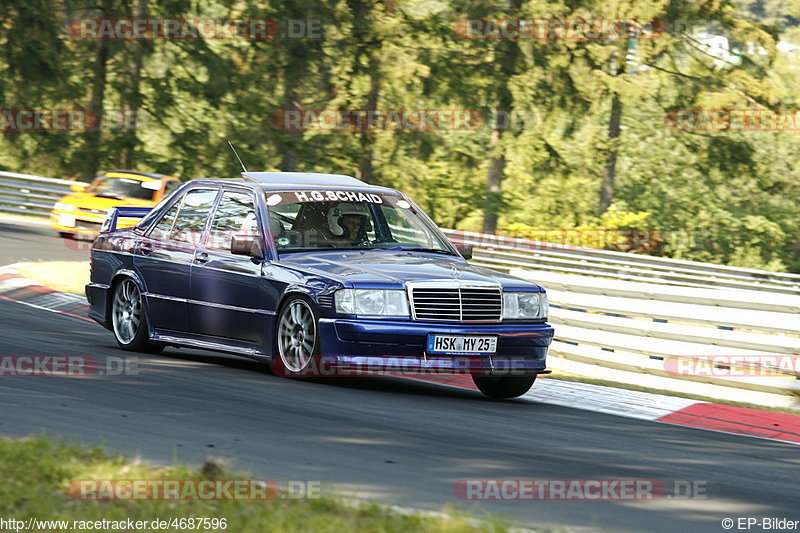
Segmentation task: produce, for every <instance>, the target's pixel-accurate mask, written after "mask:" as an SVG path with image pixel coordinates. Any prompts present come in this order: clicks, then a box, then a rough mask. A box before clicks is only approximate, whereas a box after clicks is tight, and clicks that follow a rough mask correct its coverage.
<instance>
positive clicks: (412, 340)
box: [319, 318, 553, 375]
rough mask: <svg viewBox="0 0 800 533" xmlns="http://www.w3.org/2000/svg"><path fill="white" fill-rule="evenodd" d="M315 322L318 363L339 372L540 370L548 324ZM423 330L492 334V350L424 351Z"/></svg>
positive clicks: (425, 333)
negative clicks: (494, 342)
mask: <svg viewBox="0 0 800 533" xmlns="http://www.w3.org/2000/svg"><path fill="white" fill-rule="evenodd" d="M319 328H320V340H321V346H322V354H323V355H322V357H321V358H320V363H321V365H322V366H327V367H328V368H331V369H336V370H337V371H339V372H359V371H366V372H368V373H372V372H383V373H385V372H390V373H396V372H409V373H465V374H473V375H531V374H541V373H545V372H546V358H547V347H548V346H549V345H550V342H551V341H552V339H553V328H552V327H551V326H550V325H548V324H522V323H506V324H503V323H499V324H498V323H494V324H444V323H434V322H412V321H409V320H376V319H372V320H370V319H332V318H322V319H320V323H319ZM429 334H445V335H496V336H497V350H496V353H495V354H493V355H441V354H435V355H434V354H429V353H427V352H426V345H427V339H428V335H429Z"/></svg>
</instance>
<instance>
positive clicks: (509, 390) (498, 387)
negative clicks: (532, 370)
mask: <svg viewBox="0 0 800 533" xmlns="http://www.w3.org/2000/svg"><path fill="white" fill-rule="evenodd" d="M472 381H474V382H475V385H476V386H477V387H478V390H479V391H481V392H482V393H484V394H485V395H486V396H488V397H489V398H494V399H496V400H506V399H508V398H516V397H518V396H522V395H523V394H525V393H526V392H528V391H529V390H531V387H533V382H534V381H536V375H535V374H534V375H533V376H502V377H498V376H472Z"/></svg>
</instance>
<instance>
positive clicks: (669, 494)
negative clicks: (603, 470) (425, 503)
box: [453, 478, 708, 501]
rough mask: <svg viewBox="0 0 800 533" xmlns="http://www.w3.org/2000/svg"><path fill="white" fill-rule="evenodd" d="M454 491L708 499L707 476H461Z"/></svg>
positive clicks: (486, 496)
mask: <svg viewBox="0 0 800 533" xmlns="http://www.w3.org/2000/svg"><path fill="white" fill-rule="evenodd" d="M453 495H454V496H455V497H456V498H458V499H459V500H465V501H652V500H660V499H707V498H708V482H707V481H705V480H696V479H695V480H671V481H667V480H661V479H628V478H626V479H621V478H620V479H547V478H532V479H461V480H459V481H457V482H456V483H455V485H453Z"/></svg>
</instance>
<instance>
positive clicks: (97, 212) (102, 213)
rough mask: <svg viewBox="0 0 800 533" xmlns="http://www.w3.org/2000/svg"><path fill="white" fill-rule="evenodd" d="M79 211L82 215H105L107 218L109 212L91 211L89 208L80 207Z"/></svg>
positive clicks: (102, 210) (101, 210)
mask: <svg viewBox="0 0 800 533" xmlns="http://www.w3.org/2000/svg"><path fill="white" fill-rule="evenodd" d="M78 211H80V212H81V213H91V214H93V215H103V216H105V215H106V214H108V212H107V211H106V210H105V209H90V208H88V207H79V208H78Z"/></svg>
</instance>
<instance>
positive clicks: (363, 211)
mask: <svg viewBox="0 0 800 533" xmlns="http://www.w3.org/2000/svg"><path fill="white" fill-rule="evenodd" d="M347 215H356V216H359V217H361V224H362V230H365V231H369V228H368V224H369V211H368V210H367V206H365V205H364V204H357V203H353V202H340V203H338V204H336V205H334V206H333V207H331V208H330V209H328V228H329V229H330V230H331V233H332V234H334V235H336V236H337V237H338V236H341V235H344V232H345V229H344V228H343V227H342V226H341V225H340V224H339V220H340V219H341V218H342V217H343V216H347Z"/></svg>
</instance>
